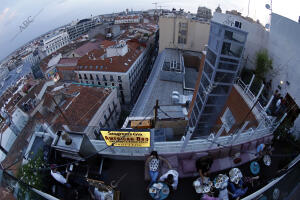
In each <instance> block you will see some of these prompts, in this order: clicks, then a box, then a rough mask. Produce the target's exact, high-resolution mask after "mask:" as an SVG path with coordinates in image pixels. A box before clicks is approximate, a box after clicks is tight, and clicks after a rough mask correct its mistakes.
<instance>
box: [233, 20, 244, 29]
mask: <svg viewBox="0 0 300 200" xmlns="http://www.w3.org/2000/svg"><path fill="white" fill-rule="evenodd" d="M234 26H235V27H237V28H242V22H239V21H235V22H234Z"/></svg>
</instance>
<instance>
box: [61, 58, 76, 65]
mask: <svg viewBox="0 0 300 200" xmlns="http://www.w3.org/2000/svg"><path fill="white" fill-rule="evenodd" d="M77 62H78V58H61V59H60V60H59V62H58V64H57V66H76V65H77Z"/></svg>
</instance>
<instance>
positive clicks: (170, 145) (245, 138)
mask: <svg viewBox="0 0 300 200" xmlns="http://www.w3.org/2000/svg"><path fill="white" fill-rule="evenodd" d="M274 127H275V126H272V127H269V128H257V129H254V130H253V129H249V130H247V131H244V132H242V133H241V134H240V136H239V137H238V138H237V139H235V140H233V139H234V136H233V135H229V136H221V137H218V138H216V139H215V140H214V142H212V141H210V140H208V139H207V138H206V139H196V140H190V141H189V142H188V144H187V146H186V148H185V149H184V152H202V151H203V152H206V151H208V150H212V149H218V148H224V147H230V146H236V145H241V144H244V143H247V142H249V141H255V140H259V139H261V138H263V137H267V136H271V135H272V132H273V130H274ZM91 142H92V144H93V145H94V146H95V148H96V150H101V149H103V148H105V147H106V143H105V141H100V140H91ZM182 145H183V141H167V142H152V145H151V147H149V148H131V147H111V149H106V150H104V151H102V152H101V154H105V155H115V156H116V155H117V156H118V155H119V156H144V155H146V154H149V153H150V152H151V151H152V150H156V151H158V152H159V153H160V154H166V153H172V154H173V153H174V154H175V153H182V151H181V148H182Z"/></svg>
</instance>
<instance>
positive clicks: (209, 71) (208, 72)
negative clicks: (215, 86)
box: [204, 62, 213, 79]
mask: <svg viewBox="0 0 300 200" xmlns="http://www.w3.org/2000/svg"><path fill="white" fill-rule="evenodd" d="M204 71H205V73H206V75H207V76H208V78H209V79H211V76H212V74H213V69H212V68H211V67H210V66H209V64H208V63H207V62H205V65H204Z"/></svg>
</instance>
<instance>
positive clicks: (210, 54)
mask: <svg viewBox="0 0 300 200" xmlns="http://www.w3.org/2000/svg"><path fill="white" fill-rule="evenodd" d="M206 58H207V60H208V61H209V62H210V64H212V65H215V63H216V58H217V56H216V54H215V53H214V52H212V51H211V50H209V49H208V50H207V55H206Z"/></svg>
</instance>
